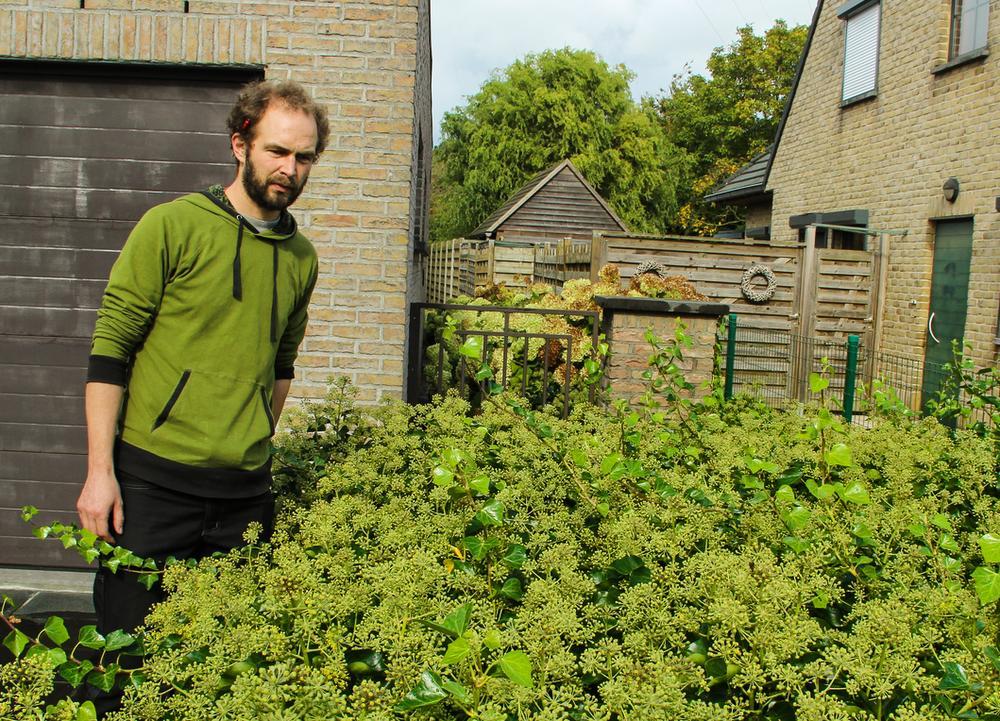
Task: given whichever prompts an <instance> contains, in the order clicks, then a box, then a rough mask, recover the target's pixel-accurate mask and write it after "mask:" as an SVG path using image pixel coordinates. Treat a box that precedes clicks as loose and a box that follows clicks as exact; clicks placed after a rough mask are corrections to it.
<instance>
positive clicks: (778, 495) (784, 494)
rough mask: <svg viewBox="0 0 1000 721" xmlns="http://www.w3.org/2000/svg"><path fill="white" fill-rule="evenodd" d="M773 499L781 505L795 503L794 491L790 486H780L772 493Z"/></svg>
mask: <svg viewBox="0 0 1000 721" xmlns="http://www.w3.org/2000/svg"><path fill="white" fill-rule="evenodd" d="M774 499H775V500H776V501H779V502H781V503H795V491H793V490H792V487H791V486H780V487H779V488H778V490H776V491H775V492H774Z"/></svg>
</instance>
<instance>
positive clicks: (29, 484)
mask: <svg viewBox="0 0 1000 721" xmlns="http://www.w3.org/2000/svg"><path fill="white" fill-rule="evenodd" d="M0 66H2V67H0V565H19V566H56V567H69V568H78V567H81V566H82V565H83V563H82V561H81V560H80V559H79V558H78V557H77V556H76V554H74V553H72V552H70V551H65V550H64V549H63V548H62V545H61V544H59V543H58V542H40V541H38V540H37V539H34V538H32V537H31V533H30V530H31V529H30V527H29V526H28V525H27V524H24V523H23V522H22V521H21V520H20V515H19V509H20V508H21V507H22V506H24V505H34V506H37V507H38V508H39V509H41V510H42V515H41V517H40V518H41V519H42V521H44V522H50V521H53V520H61V521H63V522H75V521H76V513H75V511H74V505H75V500H76V496H77V494H78V493H79V488H80V484H81V483H82V482H83V478H84V476H85V474H86V455H85V454H86V429H85V427H84V414H83V391H84V383H85V380H86V366H87V356H88V354H89V349H90V335H91V334H92V332H93V328H94V319H95V317H96V308H97V307H98V306H99V304H100V299H101V295H102V293H103V290H104V287H105V285H106V284H107V277H108V272H109V270H110V269H111V266H112V264H113V263H114V261H115V258H116V257H117V254H118V251H119V250H120V249H121V247H122V245H123V244H124V243H125V239H126V238H127V237H128V234H129V232H130V231H131V229H132V227H133V225H134V223H135V221H136V220H138V219H139V218H140V217H141V216H142V214H143V213H145V212H146V211H147V210H148V209H149V208H150V207H152V206H153V205H156V204H158V203H163V202H167V201H169V200H172V199H174V198H176V197H178V196H180V195H182V194H184V193H188V192H192V191H197V190H200V189H202V188H205V187H207V186H208V185H211V184H213V183H227V182H229V181H230V180H231V179H232V177H233V169H234V166H233V162H232V157H231V154H230V152H229V143H228V139H227V135H226V132H225V119H226V114H227V113H228V112H229V107H230V104H231V103H232V100H233V98H234V97H235V94H236V91H237V89H238V88H239V86H240V85H241V84H242V83H243V82H246V80H249V79H251V76H252V75H257V74H258V73H257V72H256V71H252V70H249V69H241V70H238V71H234V72H233V73H232V74H229V75H228V76H225V77H224V76H223V74H222V73H220V72H219V71H217V70H212V69H207V70H206V69H201V70H197V71H192V70H190V69H184V68H155V67H151V66H141V65H136V66H117V70H116V66H115V65H113V64H108V63H102V64H99V65H88V66H74V65H72V64H46V63H38V62H35V63H31V62H20V63H18V62H17V61H9V60H8V61H0Z"/></svg>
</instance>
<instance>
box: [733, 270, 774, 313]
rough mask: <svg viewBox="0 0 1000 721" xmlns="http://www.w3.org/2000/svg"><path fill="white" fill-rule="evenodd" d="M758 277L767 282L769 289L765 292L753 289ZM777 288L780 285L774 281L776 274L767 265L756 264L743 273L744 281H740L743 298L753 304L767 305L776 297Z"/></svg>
mask: <svg viewBox="0 0 1000 721" xmlns="http://www.w3.org/2000/svg"><path fill="white" fill-rule="evenodd" d="M757 276H760V277H761V278H763V279H764V280H766V281H767V287H766V288H764V289H763V290H757V289H755V288H754V287H753V279H754V278H756V277H757ZM777 288H778V284H777V282H775V280H774V273H772V272H771V269H770V268H768V267H767V266H766V265H760V264H759V263H754V264H752V265H751V266H750V267H749V268H747V269H746V270H745V271H743V280H741V281H740V290H741V291H743V297H744V298H746V299H747V300H748V301H750V302H751V303H766V302H767V301H769V300H771V298H772V297H774V291H775V290H777Z"/></svg>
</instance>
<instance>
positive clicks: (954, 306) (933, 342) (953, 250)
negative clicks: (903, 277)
mask: <svg viewBox="0 0 1000 721" xmlns="http://www.w3.org/2000/svg"><path fill="white" fill-rule="evenodd" d="M971 258H972V219H971V218H965V219H962V220H942V221H938V223H937V228H936V233H935V237H934V277H933V278H932V280H931V307H930V312H929V314H928V317H927V328H926V345H925V351H924V382H923V402H924V404H926V403H927V401H928V400H930V399H931V398H932V397H933V396H934V395H935V394H936V393H937V392H938V389H939V388H940V386H941V381H942V380H943V377H944V373H943V366H944V365H945V364H946V363H948V362H949V361H950V360H951V359H952V342H953V341H958V342H959V343H961V342H962V337H963V336H964V335H965V316H966V313H967V312H968V308H969V265H970V261H971Z"/></svg>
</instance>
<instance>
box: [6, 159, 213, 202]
mask: <svg viewBox="0 0 1000 721" xmlns="http://www.w3.org/2000/svg"><path fill="white" fill-rule="evenodd" d="M230 172H231V166H230V165H229V163H216V164H207V163H202V164H200V166H199V173H202V174H207V175H208V176H209V177H210V178H219V179H221V178H224V177H225V176H227V175H228V174H229V173H230ZM0 178H15V179H17V180H18V183H19V184H20V185H27V186H30V187H33V188H39V187H42V188H98V189H101V188H104V189H109V188H126V189H128V190H129V191H136V190H145V191H157V192H174V193H177V194H181V193H186V192H190V191H191V190H192V189H193V188H192V186H191V165H190V163H182V162H177V163H175V162H166V161H163V160H155V161H154V160H149V161H137V160H119V159H107V158H51V157H49V158H38V157H23V156H22V157H10V156H2V155H0ZM195 187H197V186H195Z"/></svg>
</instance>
